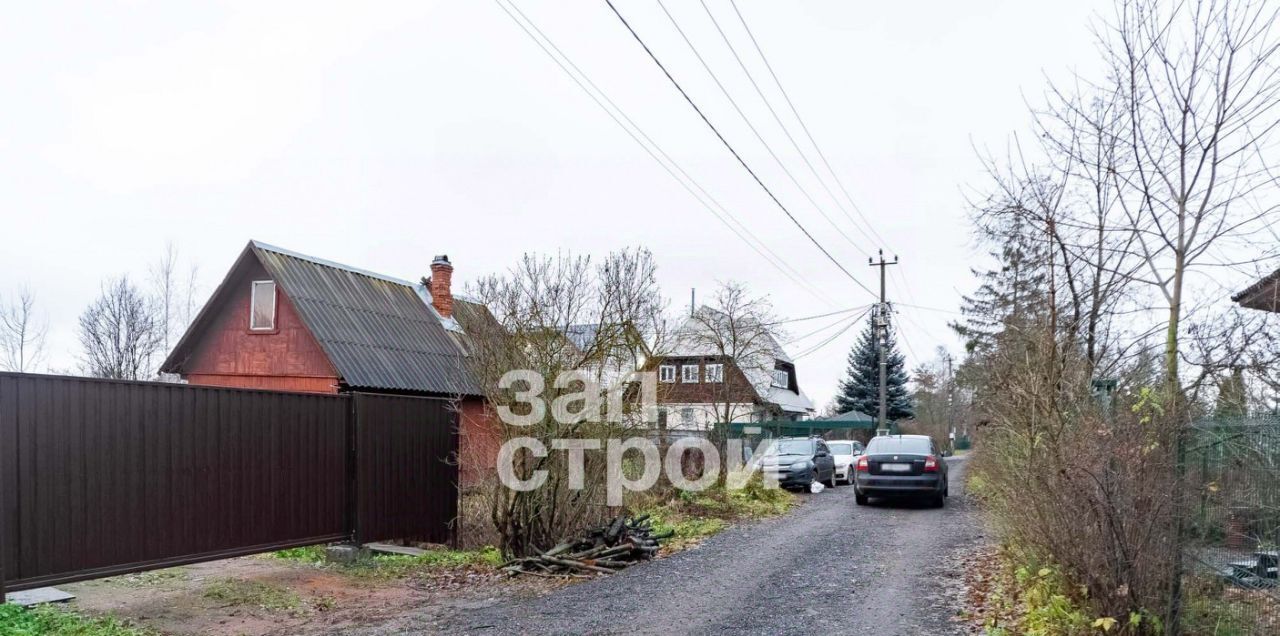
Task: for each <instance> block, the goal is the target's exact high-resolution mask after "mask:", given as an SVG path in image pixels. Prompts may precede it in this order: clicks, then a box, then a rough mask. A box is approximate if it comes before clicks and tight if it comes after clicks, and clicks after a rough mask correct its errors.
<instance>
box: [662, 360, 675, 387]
mask: <svg viewBox="0 0 1280 636" xmlns="http://www.w3.org/2000/svg"><path fill="white" fill-rule="evenodd" d="M658 380H659V381H660V382H667V383H671V382H675V381H676V365H674V364H664V365H662V366H660V367H658Z"/></svg>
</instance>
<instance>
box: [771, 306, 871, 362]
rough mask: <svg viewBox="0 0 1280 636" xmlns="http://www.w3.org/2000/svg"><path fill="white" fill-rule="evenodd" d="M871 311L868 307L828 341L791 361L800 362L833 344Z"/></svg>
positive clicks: (807, 350)
mask: <svg viewBox="0 0 1280 636" xmlns="http://www.w3.org/2000/svg"><path fill="white" fill-rule="evenodd" d="M869 311H871V307H868V308H867V309H866V310H865V311H863V312H862V313H860V314H858V315H857V316H854V318H853V320H850V321H849V324H847V325H845V326H844V328H843V329H841V330H840V331H837V332H835V333H834V334H831V336H830V337H828V338H827V339H826V340H823V341H822V342H819V343H818V344H816V345H813V346H812V347H809V348H808V349H805V350H804V351H802V352H800V353H798V354H796V355H794V356H792V358H791V359H792V360H799V359H800V358H803V357H805V356H807V355H809V354H811V353H814V352H815V351H818V350H819V349H822V348H823V347H825V346H827V345H829V344H831V343H832V342H835V340H836V338H839V337H840V336H842V335H844V333H845V332H846V331H849V330H850V329H852V328H853V326H854V325H856V324H858V321H860V320H862V318H863V316H866V315H867V312H869Z"/></svg>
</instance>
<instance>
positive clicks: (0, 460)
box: [0, 378, 9, 605]
mask: <svg viewBox="0 0 1280 636" xmlns="http://www.w3.org/2000/svg"><path fill="white" fill-rule="evenodd" d="M0 384H3V379H2V378H0ZM4 398H5V395H4V388H3V386H0V404H3V403H4V402H3V400H4ZM4 427H5V421H4V409H0V440H3V439H5V434H4ZM4 456H5V454H4V453H3V452H0V605H3V604H4V579H5V577H6V576H8V575H7V574H6V573H5V571H4V559H5V555H6V554H8V553H9V547H8V546H9V544H8V543H7V541H8V540H9V538H8V537H7V536H6V535H5V530H6V529H8V527H9V509H8V508H6V507H5V502H4V499H5V496H4V491H5V490H6V489H7V488H8V487H9V486H8V484H6V483H5V482H4V471H5V468H4Z"/></svg>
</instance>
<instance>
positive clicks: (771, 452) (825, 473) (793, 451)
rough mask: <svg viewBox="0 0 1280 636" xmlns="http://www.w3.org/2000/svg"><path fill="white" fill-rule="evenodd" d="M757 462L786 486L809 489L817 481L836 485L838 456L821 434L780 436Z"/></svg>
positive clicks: (763, 469) (779, 482) (765, 471)
mask: <svg viewBox="0 0 1280 636" xmlns="http://www.w3.org/2000/svg"><path fill="white" fill-rule="evenodd" d="M755 461H756V462H758V463H757V464H756V465H757V466H759V467H760V470H761V471H762V472H764V473H765V474H766V475H768V476H770V477H774V478H776V479H777V480H778V484H779V485H780V486H782V487H783V488H807V487H809V485H810V484H812V483H814V482H821V483H822V484H823V485H825V486H827V487H834V486H835V477H836V463H835V459H834V458H833V457H832V455H831V449H830V448H829V447H828V446H827V443H826V442H825V441H823V440H822V439H821V438H818V437H780V438H778V439H776V440H774V442H773V443H772V444H770V445H769V448H768V449H766V450H765V451H764V453H761V454H760V456H759V457H758V459H757V460H755Z"/></svg>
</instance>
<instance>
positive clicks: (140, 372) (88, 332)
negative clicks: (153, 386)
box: [80, 276, 164, 380]
mask: <svg viewBox="0 0 1280 636" xmlns="http://www.w3.org/2000/svg"><path fill="white" fill-rule="evenodd" d="M163 343H164V340H163V333H162V332H161V323H160V320H159V318H158V317H157V312H156V309H155V307H154V306H153V304H152V303H151V302H149V301H148V299H147V298H146V296H145V295H143V293H142V292H141V291H139V290H138V288H137V287H136V286H134V284H133V283H132V282H131V281H130V280H129V278H128V277H127V276H121V277H119V278H115V279H111V280H108V281H106V282H105V283H103V285H102V294H101V295H100V296H99V297H98V299H97V300H95V301H94V302H93V304H91V305H89V307H88V308H87V309H85V310H84V313H82V314H80V345H81V347H82V348H83V352H82V358H81V362H82V364H83V365H84V370H85V372H86V373H88V374H89V375H92V376H94V377H99V378H115V379H122V380H141V379H146V378H149V377H151V375H152V374H153V371H154V364H155V356H156V354H158V353H160V351H161V347H162V346H163Z"/></svg>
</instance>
